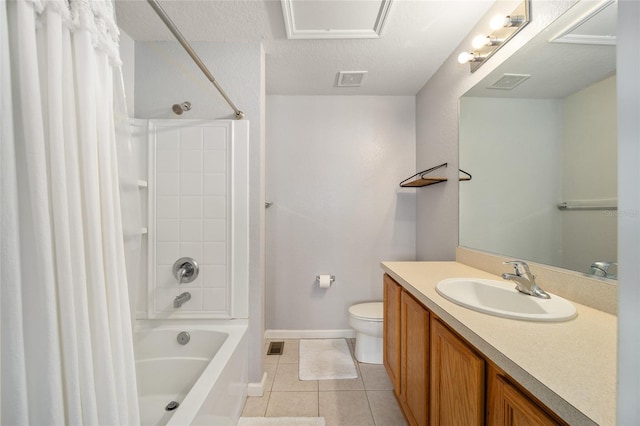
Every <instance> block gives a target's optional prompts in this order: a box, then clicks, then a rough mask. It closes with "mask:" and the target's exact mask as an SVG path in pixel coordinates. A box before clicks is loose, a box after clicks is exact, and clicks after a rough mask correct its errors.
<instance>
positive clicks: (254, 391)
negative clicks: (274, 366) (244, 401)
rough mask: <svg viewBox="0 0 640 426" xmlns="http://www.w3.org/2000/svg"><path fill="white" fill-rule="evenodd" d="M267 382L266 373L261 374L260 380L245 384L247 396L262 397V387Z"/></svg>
mask: <svg viewBox="0 0 640 426" xmlns="http://www.w3.org/2000/svg"><path fill="white" fill-rule="evenodd" d="M266 382H267V373H266V372H264V373H262V380H260V381H259V382H253V383H248V384H247V396H262V395H264V385H265V383H266Z"/></svg>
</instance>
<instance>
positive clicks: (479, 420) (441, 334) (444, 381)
mask: <svg viewBox="0 0 640 426" xmlns="http://www.w3.org/2000/svg"><path fill="white" fill-rule="evenodd" d="M430 344H431V372H430V374H431V386H430V391H429V393H430V396H431V404H430V407H429V408H430V412H431V413H430V414H431V416H430V418H431V423H430V424H431V425H434V426H435V425H465V426H472V425H482V424H484V414H485V413H484V385H485V380H484V371H485V363H484V359H482V358H481V357H480V356H478V355H477V354H476V353H475V352H474V351H473V350H472V349H471V348H470V347H469V346H468V345H467V344H466V343H465V342H464V341H462V340H461V339H460V338H459V337H458V336H456V335H455V334H454V333H453V332H451V331H450V330H449V329H448V328H447V327H446V326H445V325H444V324H443V323H441V322H440V320H438V319H437V318H435V317H434V316H432V318H431V343H430Z"/></svg>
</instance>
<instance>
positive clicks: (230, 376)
mask: <svg viewBox="0 0 640 426" xmlns="http://www.w3.org/2000/svg"><path fill="white" fill-rule="evenodd" d="M246 330H247V325H246V323H245V324H241V325H236V324H235V323H231V324H229V325H227V324H223V325H215V324H212V323H211V321H206V320H201V321H198V320H192V321H182V320H172V321H170V322H161V321H152V320H149V321H138V322H137V324H136V332H135V342H134V350H135V357H136V376H137V382H138V398H139V404H140V420H141V423H142V424H143V425H180V426H185V425H198V424H209V425H235V424H236V423H237V421H238V418H239V417H240V414H241V412H242V407H243V404H244V401H245V398H246V396H247V382H248V371H247V370H248V366H247V356H248V352H247V338H246ZM182 331H186V332H188V333H189V335H190V340H189V343H187V344H186V345H181V344H180V343H178V341H177V336H178V334H179V333H180V332H182ZM171 401H176V402H178V403H179V404H180V405H179V406H178V408H177V409H175V410H173V411H167V410H166V409H165V407H166V406H167V404H169V403H170V402H171Z"/></svg>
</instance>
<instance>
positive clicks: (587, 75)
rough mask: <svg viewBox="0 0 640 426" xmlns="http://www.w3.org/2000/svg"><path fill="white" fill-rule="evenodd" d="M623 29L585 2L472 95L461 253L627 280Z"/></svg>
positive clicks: (466, 99)
mask: <svg viewBox="0 0 640 426" xmlns="http://www.w3.org/2000/svg"><path fill="white" fill-rule="evenodd" d="M615 26H616V3H615V2H614V1H605V2H602V1H600V2H593V1H581V2H578V3H577V4H576V5H575V6H573V7H572V8H571V9H569V10H568V11H567V12H566V13H565V14H564V15H562V16H561V17H560V18H558V19H557V20H556V21H555V22H554V23H552V24H551V25H550V26H549V27H548V28H547V29H545V30H544V31H542V32H541V33H540V34H539V35H537V36H536V37H535V38H534V39H532V40H531V41H530V42H528V43H527V44H526V45H525V46H523V47H522V48H521V49H519V50H518V51H517V52H516V53H514V54H513V55H512V56H511V57H510V58H509V59H507V60H506V61H505V62H504V63H502V64H501V65H500V66H498V67H497V68H496V69H495V70H494V71H493V72H491V73H490V74H489V75H487V77H486V78H484V79H483V80H482V81H480V82H479V83H478V84H477V85H476V86H475V87H473V88H472V89H470V90H469V91H468V92H467V93H465V94H464V95H463V97H461V98H460V115H459V138H460V140H459V143H460V163H459V164H460V168H462V169H464V170H467V171H469V172H470V173H471V174H472V175H473V180H472V181H471V182H464V183H461V184H460V210H459V211H460V241H459V244H460V246H465V247H470V248H474V249H478V250H482V251H486V252H491V253H496V254H500V255H506V256H509V257H513V258H517V259H524V260H529V261H532V262H537V263H543V264H547V265H551V266H557V267H561V268H565V269H571V270H574V271H579V272H584V273H590V274H592V275H596V276H606V277H607V278H615V275H616V271H617V268H616V266H617V263H616V262H617V216H618V215H617V207H616V204H617V199H616V197H617V108H616V77H615V50H616V49H615ZM506 87H511V89H507V88H506ZM596 262H600V263H596ZM609 264H611V266H609Z"/></svg>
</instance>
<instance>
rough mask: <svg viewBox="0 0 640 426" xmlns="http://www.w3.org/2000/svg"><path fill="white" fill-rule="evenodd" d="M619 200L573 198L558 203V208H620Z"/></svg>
mask: <svg viewBox="0 0 640 426" xmlns="http://www.w3.org/2000/svg"><path fill="white" fill-rule="evenodd" d="M617 201H618V200H616V199H615V198H608V199H604V200H573V201H565V202H562V203H559V204H558V210H618V205H617V204H618V202H617Z"/></svg>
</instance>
